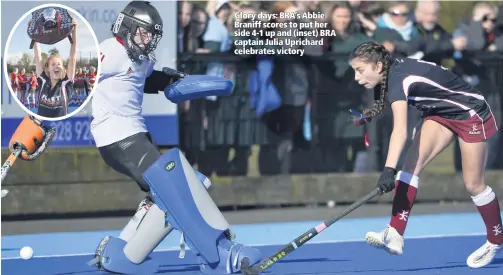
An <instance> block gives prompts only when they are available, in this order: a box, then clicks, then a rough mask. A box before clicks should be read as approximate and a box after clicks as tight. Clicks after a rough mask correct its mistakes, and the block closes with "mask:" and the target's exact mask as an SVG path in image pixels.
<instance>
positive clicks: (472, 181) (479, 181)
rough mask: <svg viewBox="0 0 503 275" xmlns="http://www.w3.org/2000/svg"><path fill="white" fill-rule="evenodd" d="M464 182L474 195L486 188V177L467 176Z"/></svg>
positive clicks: (469, 191)
mask: <svg viewBox="0 0 503 275" xmlns="http://www.w3.org/2000/svg"><path fill="white" fill-rule="evenodd" d="M464 182H465V187H466V190H467V191H468V193H470V195H472V196H476V195H478V194H480V193H481V192H483V191H484V190H485V189H486V184H485V182H484V179H483V178H480V177H478V176H465V177H464Z"/></svg>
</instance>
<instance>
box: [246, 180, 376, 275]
mask: <svg viewBox="0 0 503 275" xmlns="http://www.w3.org/2000/svg"><path fill="white" fill-rule="evenodd" d="M378 195H380V192H379V189H374V190H373V191H372V192H371V193H369V194H367V195H365V196H364V197H362V198H360V199H358V200H357V201H355V202H354V203H353V204H351V205H350V206H348V207H347V208H346V209H345V210H344V211H343V212H342V213H341V214H339V215H338V216H337V217H335V218H333V219H332V220H327V221H324V222H323V223H321V224H319V225H318V226H316V227H314V228H312V229H311V230H309V231H307V232H306V233H304V234H302V235H301V236H299V237H298V238H296V239H295V240H293V241H292V242H290V243H289V244H287V245H286V246H284V247H283V248H282V249H281V250H279V251H278V252H276V253H274V254H273V255H271V256H270V257H268V258H267V259H264V260H262V261H261V262H259V263H257V264H256V265H254V266H250V259H249V258H247V257H245V258H244V259H243V260H242V261H241V272H242V273H243V274H245V275H256V274H259V273H261V272H262V271H264V270H266V269H268V268H269V267H271V266H272V265H273V264H275V263H276V262H278V261H279V260H281V259H283V258H284V257H286V255H288V254H290V253H292V252H293V251H295V250H296V249H298V248H299V247H301V246H302V245H304V244H305V243H307V242H308V241H309V240H311V239H312V238H314V237H315V236H316V235H318V234H320V233H321V232H322V231H323V230H325V229H327V228H329V227H330V226H331V225H332V224H334V223H335V222H336V221H338V220H340V219H342V218H343V217H344V216H346V215H348V214H349V213H351V212H353V211H354V210H355V209H357V208H358V207H360V206H362V205H363V204H365V203H367V202H368V201H370V200H372V199H373V198H374V197H376V196H378Z"/></svg>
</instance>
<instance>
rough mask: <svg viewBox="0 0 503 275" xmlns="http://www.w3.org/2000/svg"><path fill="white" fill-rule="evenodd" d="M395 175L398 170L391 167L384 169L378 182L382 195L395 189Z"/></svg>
mask: <svg viewBox="0 0 503 275" xmlns="http://www.w3.org/2000/svg"><path fill="white" fill-rule="evenodd" d="M395 175H396V170H395V169H393V168H390V167H384V169H383V171H382V173H381V176H380V177H379V180H378V181H377V187H378V188H379V192H380V194H381V195H382V194H384V193H388V192H391V191H392V190H393V189H395Z"/></svg>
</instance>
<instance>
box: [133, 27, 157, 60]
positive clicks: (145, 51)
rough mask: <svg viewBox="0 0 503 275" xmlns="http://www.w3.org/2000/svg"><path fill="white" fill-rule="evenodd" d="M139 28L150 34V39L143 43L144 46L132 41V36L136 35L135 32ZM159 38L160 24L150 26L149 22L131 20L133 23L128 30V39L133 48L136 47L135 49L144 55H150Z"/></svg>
mask: <svg viewBox="0 0 503 275" xmlns="http://www.w3.org/2000/svg"><path fill="white" fill-rule="evenodd" d="M139 28H142V29H144V30H145V31H147V32H149V33H150V34H152V37H151V39H150V41H149V42H148V43H147V44H143V46H144V47H143V48H142V47H141V45H139V44H137V43H136V42H135V41H134V37H135V36H136V32H137V31H138V29H139ZM161 38H162V26H160V25H155V26H152V25H151V24H144V23H143V22H141V21H136V20H135V21H133V24H132V25H131V29H130V31H129V41H131V44H132V45H133V46H134V48H136V50H137V51H140V52H141V54H142V55H144V56H145V57H146V56H150V55H151V54H152V53H153V52H154V50H155V49H156V48H157V45H158V44H159V41H160V40H161ZM140 59H141V58H140Z"/></svg>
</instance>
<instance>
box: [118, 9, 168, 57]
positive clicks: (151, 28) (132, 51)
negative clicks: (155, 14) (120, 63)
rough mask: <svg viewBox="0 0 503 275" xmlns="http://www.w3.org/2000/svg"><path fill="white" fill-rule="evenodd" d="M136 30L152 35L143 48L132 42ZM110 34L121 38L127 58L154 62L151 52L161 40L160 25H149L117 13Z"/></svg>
mask: <svg viewBox="0 0 503 275" xmlns="http://www.w3.org/2000/svg"><path fill="white" fill-rule="evenodd" d="M138 28H143V29H144V30H145V31H148V32H149V33H151V34H152V38H151V40H150V41H149V43H148V44H144V45H143V46H144V47H143V48H142V47H141V46H140V45H138V44H137V43H136V42H135V41H134V37H135V35H136V32H137V30H138ZM112 32H113V33H114V35H115V36H117V37H119V38H121V39H122V40H123V41H124V42H125V43H127V45H124V46H125V48H126V51H127V53H128V56H129V58H130V59H131V60H132V61H133V62H136V61H139V60H145V59H147V58H149V59H151V60H154V55H153V52H154V50H155V49H156V48H157V45H158V44H159V41H160V40H161V38H162V23H161V24H151V23H147V22H144V21H143V20H140V19H138V18H135V17H132V16H130V15H128V14H125V13H123V12H121V13H119V15H118V17H117V20H116V22H115V24H114V25H113V26H112Z"/></svg>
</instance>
